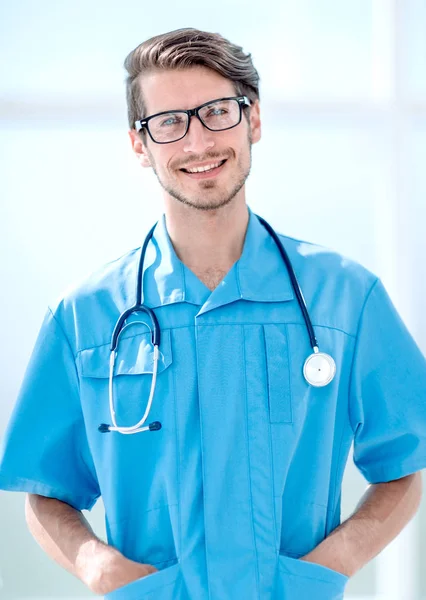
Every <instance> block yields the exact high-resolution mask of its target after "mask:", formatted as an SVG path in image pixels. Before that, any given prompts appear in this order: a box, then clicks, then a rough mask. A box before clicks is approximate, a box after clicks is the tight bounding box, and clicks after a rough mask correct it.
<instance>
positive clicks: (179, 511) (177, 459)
mask: <svg viewBox="0 0 426 600" xmlns="http://www.w3.org/2000/svg"><path fill="white" fill-rule="evenodd" d="M171 338H172V336H170V348H171V349H172V345H173V343H172V339H171ZM172 377H173V402H174V405H175V431H176V435H175V438H176V476H177V484H178V492H177V507H178V522H179V525H178V528H179V557H178V561H179V562H180V556H181V554H182V518H181V517H182V515H181V502H180V500H181V498H180V494H181V485H180V468H179V465H180V450H179V449H180V446H179V435H178V419H177V401H176V389H177V388H176V373H175V369H173V367H172ZM177 554H178V553H177V552H176V555H177Z"/></svg>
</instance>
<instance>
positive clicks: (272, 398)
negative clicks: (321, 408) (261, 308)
mask: <svg viewBox="0 0 426 600" xmlns="http://www.w3.org/2000/svg"><path fill="white" fill-rule="evenodd" d="M263 331H264V336H265V348H266V372H267V377H268V399H269V418H270V422H271V423H292V422H293V414H292V395H291V379H290V350H289V344H288V335H287V327H286V325H285V324H284V323H283V324H281V323H280V324H266V325H263Z"/></svg>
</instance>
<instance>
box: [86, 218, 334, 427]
mask: <svg viewBox="0 0 426 600" xmlns="http://www.w3.org/2000/svg"><path fill="white" fill-rule="evenodd" d="M254 216H255V217H257V218H258V219H259V221H260V223H261V224H262V225H263V226H264V227H265V229H266V230H267V231H268V233H269V234H270V236H271V237H272V239H273V240H274V242H275V244H276V246H277V248H278V250H279V252H280V254H281V257H282V259H283V260H284V263H285V265H286V267H287V272H288V274H289V277H290V281H291V284H292V287H293V290H294V293H295V294H296V298H297V302H298V304H299V306H300V309H301V311H302V315H303V318H304V321H305V324H306V328H307V331H308V334H309V340H310V344H311V347H312V350H313V352H314V354H311V355H310V356H308V358H307V359H306V360H305V363H304V366H303V374H304V377H305V379H306V381H307V382H308V383H310V384H311V385H313V386H317V387H323V386H325V385H327V384H328V383H330V381H332V380H333V378H334V375H335V372H336V364H335V362H334V360H333V358H332V357H331V356H329V355H328V354H325V353H322V352H319V348H318V342H317V339H316V336H315V332H314V328H313V325H312V321H311V319H310V316H309V313H308V309H307V306H306V301H305V298H304V296H303V292H302V290H301V288H300V285H299V282H298V280H297V277H296V274H295V272H294V269H293V265H292V264H291V261H290V258H289V256H288V254H287V251H286V250H285V248H284V246H283V244H282V242H281V240H280V239H279V237H278V235H277V234H276V233H275V231H274V229H273V228H272V227H271V225H269V223H268V222H267V221H265V219H263V218H262V217H260V216H259V215H256V214H255V215H254ZM157 224H158V221H157V222H156V223H155V224H154V225H153V226H152V227H151V229H150V230H149V232H148V234H147V235H146V237H145V240H144V242H143V244H142V247H141V252H140V259H139V266H138V274H137V278H136V302H135V304H134V305H133V306H132V307H131V308H128V309H127V310H125V311H124V312H123V313H122V314H121V315H120V317H119V319H118V321H117V323H116V325H115V327H114V330H113V334H112V338H111V345H110V373H109V405H110V414H111V419H112V422H113V426H110V425H107V424H106V423H102V424H101V425H100V426H99V428H98V429H99V431H101V432H102V433H105V432H107V431H118V432H120V433H138V432H139V431H148V430H150V431H155V430H158V429H161V423H160V422H159V421H154V422H153V423H150V424H149V425H148V426H146V427H141V425H143V423H144V422H145V420H146V419H147V417H148V415H149V411H150V409H151V404H152V400H153V396H154V391H155V385H156V380H157V370H158V357H159V346H160V340H161V330H160V326H159V323H158V320H157V317H156V315H155V313H154V311H153V310H152V309H151V308H149V307H148V306H145V305H144V304H142V282H143V267H144V262H145V254H146V249H147V246H148V243H149V241H150V240H151V238H152V236H153V234H154V230H155V228H156V226H157ZM133 312H145V313H146V314H147V315H148V316H149V318H150V320H151V324H152V327H150V330H151V343H152V345H153V347H154V366H153V377H152V382H151V389H150V394H149V399H148V403H147V408H146V410H145V413H144V416H143V417H142V419H141V420H140V421H139V422H138V423H137V424H136V425H132V426H130V427H119V426H118V425H117V422H116V418H115V409H114V397H113V378H114V364H115V357H116V355H117V347H118V338H119V336H120V334H121V333H122V332H123V331H124V329H126V328H127V327H129V326H130V325H134V324H136V323H140V322H141V321H132V322H131V323H129V324H127V325H124V327H123V324H124V322H125V321H126V319H127V318H128V317H129V316H130V315H131V314H132V313H133ZM144 324H145V323H144ZM321 371H322V373H321ZM324 371H325V376H324ZM327 371H328V375H327ZM320 373H321V374H320Z"/></svg>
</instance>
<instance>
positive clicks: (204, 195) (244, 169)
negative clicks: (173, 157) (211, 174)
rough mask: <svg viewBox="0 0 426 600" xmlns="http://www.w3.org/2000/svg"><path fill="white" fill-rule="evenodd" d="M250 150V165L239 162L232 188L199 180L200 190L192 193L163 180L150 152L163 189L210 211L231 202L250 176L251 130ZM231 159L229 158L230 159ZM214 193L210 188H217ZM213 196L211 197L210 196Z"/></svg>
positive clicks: (193, 205)
mask: <svg viewBox="0 0 426 600" xmlns="http://www.w3.org/2000/svg"><path fill="white" fill-rule="evenodd" d="M248 150H249V161H248V165H246V166H245V165H243V164H241V163H237V168H238V171H237V173H236V175H235V176H234V177H233V178H232V179H233V180H232V184H231V189H230V190H224V189H221V187H220V184H218V183H217V182H216V181H215V180H209V179H205V180H199V182H200V184H201V185H200V188H201V189H200V191H199V192H198V193H197V192H192V193H191V194H186V193H185V192H184V191H182V190H181V189H179V187H178V186H177V185H172V184H170V183H169V182H164V181H161V178H160V176H159V175H158V173H157V170H156V168H155V161H154V159H153V156H152V155H151V153H150V152H148V154H149V158H150V161H151V166H152V170H153V171H154V173H155V176H156V177H157V180H158V183H159V184H160V185H161V187H162V188H163V190H165V191H166V192H167V193H168V194H169V196H171V197H172V198H175V200H177V201H178V202H181V203H182V204H185V205H186V206H190V207H192V208H195V209H197V210H203V211H209V210H216V209H218V208H221V207H222V206H226V205H227V204H230V203H231V202H232V200H233V199H234V198H235V196H236V195H237V194H238V192H239V191H240V189H241V188H242V187H243V185H244V184H245V182H246V180H247V178H248V176H249V175H250V170H251V162H252V137H251V131H250V130H249V132H248ZM228 160H229V159H228ZM215 188H216V191H213V193H212V194H210V193H209V190H215ZM210 196H211V197H210Z"/></svg>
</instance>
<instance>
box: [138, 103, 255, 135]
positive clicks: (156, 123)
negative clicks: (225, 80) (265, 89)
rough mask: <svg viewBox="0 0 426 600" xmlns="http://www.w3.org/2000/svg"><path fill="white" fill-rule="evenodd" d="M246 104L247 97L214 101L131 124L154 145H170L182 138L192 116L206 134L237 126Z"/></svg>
mask: <svg viewBox="0 0 426 600" xmlns="http://www.w3.org/2000/svg"><path fill="white" fill-rule="evenodd" d="M250 104H251V101H250V100H249V99H248V98H247V96H232V97H228V98H218V99H217V100H210V101H209V102H205V103H204V104H201V105H200V106H197V107H196V108H192V109H190V110H168V111H164V112H160V113H157V114H155V115H151V116H150V117H146V119H141V120H139V121H135V128H136V131H137V132H139V131H141V130H142V129H143V128H144V127H145V128H146V129H147V130H148V133H149V135H150V137H151V139H152V141H153V142H155V143H156V144H170V142H177V141H178V140H181V139H182V138H183V137H185V135H186V134H187V133H188V129H189V121H190V118H191V117H192V116H196V117H198V118H199V120H200V121H201V123H202V124H203V125H204V127H207V129H210V131H224V130H225V129H232V127H236V126H237V125H238V124H239V123H240V122H241V114H242V109H243V108H245V107H246V106H250Z"/></svg>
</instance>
